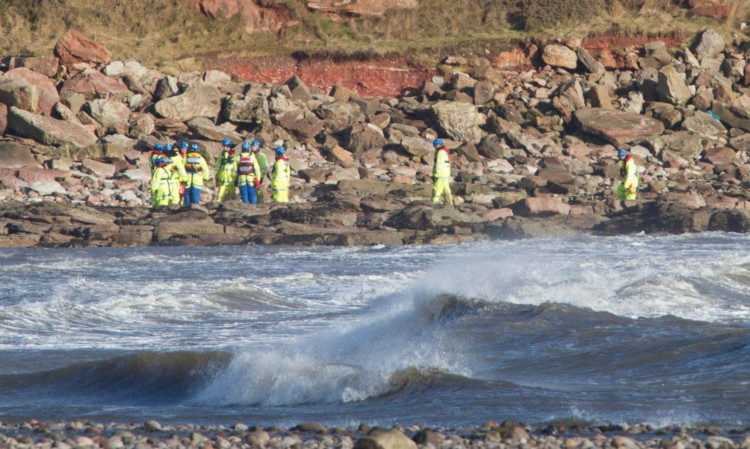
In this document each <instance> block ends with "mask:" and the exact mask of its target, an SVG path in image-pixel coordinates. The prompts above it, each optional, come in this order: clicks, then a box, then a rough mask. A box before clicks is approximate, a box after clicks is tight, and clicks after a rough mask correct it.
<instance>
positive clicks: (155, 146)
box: [154, 143, 164, 151]
mask: <svg viewBox="0 0 750 449" xmlns="http://www.w3.org/2000/svg"><path fill="white" fill-rule="evenodd" d="M154 150H158V151H164V145H162V144H160V143H157V144H156V145H154Z"/></svg>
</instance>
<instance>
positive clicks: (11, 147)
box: [0, 141, 42, 169]
mask: <svg viewBox="0 0 750 449" xmlns="http://www.w3.org/2000/svg"><path fill="white" fill-rule="evenodd" d="M0 161H3V162H2V166H3V168H5V169H7V168H42V166H41V165H40V164H39V162H37V161H36V159H34V155H33V154H31V149H30V148H29V147H27V146H26V145H23V144H20V143H18V142H13V141H8V142H0Z"/></svg>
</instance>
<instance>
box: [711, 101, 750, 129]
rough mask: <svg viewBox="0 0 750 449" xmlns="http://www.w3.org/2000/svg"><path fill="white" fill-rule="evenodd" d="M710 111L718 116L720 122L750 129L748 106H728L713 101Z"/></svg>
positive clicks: (749, 109) (749, 110)
mask: <svg viewBox="0 0 750 449" xmlns="http://www.w3.org/2000/svg"><path fill="white" fill-rule="evenodd" d="M712 111H713V113H714V114H716V115H718V116H719V119H720V120H721V122H722V123H725V124H727V125H729V126H731V127H734V128H739V129H741V130H743V131H750V108H746V107H742V106H739V105H734V106H729V105H727V104H726V103H722V102H720V101H715V102H714V104H713V108H712Z"/></svg>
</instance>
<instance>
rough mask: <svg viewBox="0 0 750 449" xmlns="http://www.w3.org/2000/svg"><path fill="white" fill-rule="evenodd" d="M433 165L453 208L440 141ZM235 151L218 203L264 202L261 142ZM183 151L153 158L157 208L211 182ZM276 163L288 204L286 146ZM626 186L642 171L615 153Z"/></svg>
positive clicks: (200, 161) (279, 196) (222, 174)
mask: <svg viewBox="0 0 750 449" xmlns="http://www.w3.org/2000/svg"><path fill="white" fill-rule="evenodd" d="M432 145H433V146H434V147H435V163H434V165H433V169H432V180H433V186H432V202H433V203H434V204H439V203H440V202H441V201H443V200H444V201H445V202H446V203H447V204H453V195H452V194H451V189H450V177H451V159H450V153H451V152H450V150H449V149H448V148H447V147H446V146H445V144H444V143H443V141H442V140H441V139H435V140H433V142H432ZM240 148H241V149H240V152H239V153H235V149H234V143H233V142H232V140H231V139H224V141H223V142H222V149H221V152H220V153H219V155H218V156H217V157H216V187H217V192H216V201H217V202H220V203H221V202H223V201H225V200H231V199H235V198H236V197H237V189H239V192H240V197H241V198H242V202H243V203H250V204H257V203H263V201H264V194H263V181H264V180H265V179H266V178H267V177H268V163H267V160H266V156H265V154H263V153H262V152H261V151H260V142H259V141H257V140H253V141H252V142H250V143H248V142H242V145H241V146H240ZM179 150H180V151H178V150H177V149H175V148H174V146H173V145H172V144H166V145H162V144H160V143H157V144H156V145H155V146H154V152H153V154H152V155H151V170H152V177H151V196H152V203H153V205H154V206H166V205H169V204H185V205H190V204H200V198H201V190H202V189H203V185H204V182H206V181H208V180H209V171H208V164H207V163H206V160H205V158H204V157H203V156H202V155H201V153H200V151H199V147H198V144H196V143H193V144H191V145H188V143H187V142H185V141H183V142H182V143H180V146H179ZM274 152H275V154H276V161H275V162H274V165H273V168H272V170H271V174H270V177H271V183H270V188H271V198H272V199H273V201H274V202H277V203H288V202H289V181H290V178H291V167H290V165H289V159H288V158H287V157H286V150H285V149H284V147H277V148H276V149H275V150H274ZM617 158H618V160H619V163H620V166H621V167H620V173H621V175H622V178H623V182H622V183H621V184H620V185H619V186H618V187H617V199H618V200H635V199H636V198H637V190H638V168H637V167H636V164H635V161H634V160H633V158H632V156H631V155H630V154H629V153H628V152H627V151H625V150H620V151H619V152H618V153H617Z"/></svg>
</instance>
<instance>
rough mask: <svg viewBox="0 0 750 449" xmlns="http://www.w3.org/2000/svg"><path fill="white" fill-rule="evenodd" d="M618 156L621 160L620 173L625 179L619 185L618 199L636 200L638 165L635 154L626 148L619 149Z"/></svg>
mask: <svg viewBox="0 0 750 449" xmlns="http://www.w3.org/2000/svg"><path fill="white" fill-rule="evenodd" d="M617 158H618V159H619V160H620V175H622V180H623V181H622V183H621V184H620V185H618V186H617V199H618V200H619V201H622V200H635V199H636V198H638V166H637V165H635V160H633V156H632V155H630V154H629V153H628V152H627V151H625V150H620V151H618V152H617Z"/></svg>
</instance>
